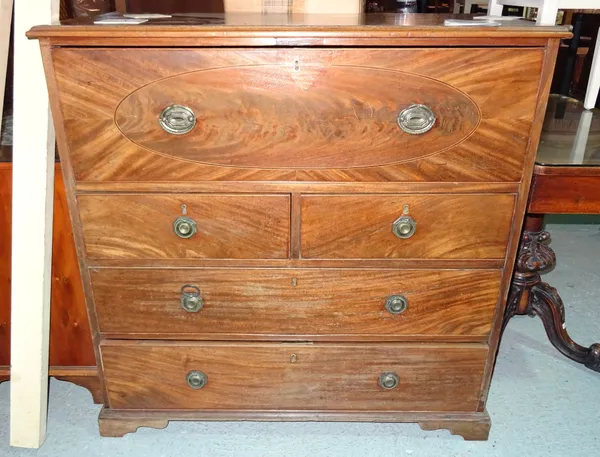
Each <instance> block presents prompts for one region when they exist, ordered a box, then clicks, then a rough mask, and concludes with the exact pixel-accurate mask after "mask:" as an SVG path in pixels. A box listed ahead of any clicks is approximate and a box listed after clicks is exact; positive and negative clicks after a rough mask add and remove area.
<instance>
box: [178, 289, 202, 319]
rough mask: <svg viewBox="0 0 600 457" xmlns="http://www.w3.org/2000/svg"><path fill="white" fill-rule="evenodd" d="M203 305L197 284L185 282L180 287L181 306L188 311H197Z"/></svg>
mask: <svg viewBox="0 0 600 457" xmlns="http://www.w3.org/2000/svg"><path fill="white" fill-rule="evenodd" d="M203 305H204V302H203V300H202V297H201V296H200V289H199V288H198V287H197V286H194V285H192V284H185V285H184V286H183V287H182V288H181V307H182V308H183V309H185V310H186V311H187V312H188V313H197V312H198V311H200V310H201V309H202V306H203Z"/></svg>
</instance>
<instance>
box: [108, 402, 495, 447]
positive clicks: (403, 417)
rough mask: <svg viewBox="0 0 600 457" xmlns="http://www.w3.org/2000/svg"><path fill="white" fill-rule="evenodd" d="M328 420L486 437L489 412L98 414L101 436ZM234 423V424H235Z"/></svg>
mask: <svg viewBox="0 0 600 457" xmlns="http://www.w3.org/2000/svg"><path fill="white" fill-rule="evenodd" d="M236 420H251V421H267V422H282V421H294V422H298V421H313V422H314V421H326V422H357V421H360V422H380V423H387V422H392V423H395V422H404V423H409V422H417V423H418V424H419V425H420V426H421V428H422V429H423V430H439V429H447V430H449V431H450V433H452V434H453V435H460V436H462V437H463V438H464V439H465V441H470V440H487V439H488V435H489V431H490V426H491V422H490V416H489V414H488V413H487V411H482V412H471V413H461V412H454V413H448V412H441V413H435V412H403V411H332V410H327V411H324V410H318V411H307V410H302V411H289V410H286V411H281V410H260V411H258V410H254V411H252V410H218V409H214V410H195V411H194V410H176V411H173V410H163V411H161V410H145V411H144V410H137V411H128V410H114V409H110V408H106V407H104V408H102V410H101V411H100V416H99V417H98V425H99V427H100V434H101V436H112V437H120V436H124V435H126V434H127V433H132V432H134V431H136V430H137V429H138V428H139V427H152V428H165V427H166V426H167V424H168V421H236ZM232 427H234V425H232Z"/></svg>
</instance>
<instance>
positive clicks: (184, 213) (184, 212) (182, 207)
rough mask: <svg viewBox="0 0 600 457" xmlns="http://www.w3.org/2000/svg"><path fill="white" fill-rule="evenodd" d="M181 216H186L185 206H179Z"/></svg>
mask: <svg viewBox="0 0 600 457" xmlns="http://www.w3.org/2000/svg"><path fill="white" fill-rule="evenodd" d="M181 214H183V215H184V216H185V215H186V214H187V206H186V205H181Z"/></svg>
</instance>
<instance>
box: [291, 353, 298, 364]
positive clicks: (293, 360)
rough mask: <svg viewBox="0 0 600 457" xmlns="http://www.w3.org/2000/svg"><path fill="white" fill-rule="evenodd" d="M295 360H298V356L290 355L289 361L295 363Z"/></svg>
mask: <svg viewBox="0 0 600 457" xmlns="http://www.w3.org/2000/svg"><path fill="white" fill-rule="evenodd" d="M296 360H298V356H297V355H296V354H292V355H290V363H296Z"/></svg>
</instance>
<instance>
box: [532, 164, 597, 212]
mask: <svg viewBox="0 0 600 457" xmlns="http://www.w3.org/2000/svg"><path fill="white" fill-rule="evenodd" d="M582 168H585V167H582ZM588 168H592V167H588ZM595 168H596V169H597V171H596V175H595V176H593V175H591V173H590V175H589V176H586V175H584V174H581V175H578V174H571V173H570V170H567V174H566V175H565V176H561V175H559V174H549V175H535V176H534V180H533V184H532V187H531V196H530V198H529V206H528V208H527V211H528V212H530V213H534V214H599V213H600V167H595Z"/></svg>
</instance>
